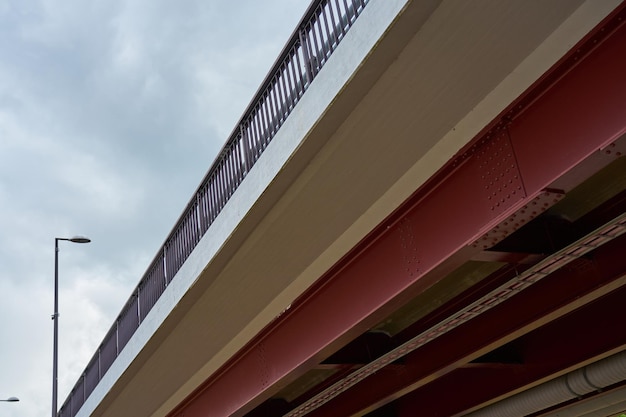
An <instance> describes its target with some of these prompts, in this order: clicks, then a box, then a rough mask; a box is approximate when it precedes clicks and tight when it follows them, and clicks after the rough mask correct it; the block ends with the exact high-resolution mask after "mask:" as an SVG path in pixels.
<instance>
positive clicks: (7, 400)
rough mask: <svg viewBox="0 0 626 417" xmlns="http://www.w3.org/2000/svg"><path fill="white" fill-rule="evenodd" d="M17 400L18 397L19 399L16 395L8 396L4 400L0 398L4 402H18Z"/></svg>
mask: <svg viewBox="0 0 626 417" xmlns="http://www.w3.org/2000/svg"><path fill="white" fill-rule="evenodd" d="M19 400H20V399H19V398H17V397H9V398H7V399H6V400H0V401H2V402H5V403H16V402H18V401H19Z"/></svg>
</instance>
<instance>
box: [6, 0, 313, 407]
mask: <svg viewBox="0 0 626 417" xmlns="http://www.w3.org/2000/svg"><path fill="white" fill-rule="evenodd" d="M308 4H309V0H263V1H258V0H236V1H234V0H177V1H165V0H124V1H120V0H89V1H85V0H64V1H53V0H26V1H24V0H0V297H1V303H0V399H2V398H7V397H9V396H17V397H19V398H20V400H21V401H20V402H19V403H0V415H1V416H4V417H18V416H20V417H40V416H46V415H49V414H50V405H51V379H52V330H53V322H52V320H51V314H52V312H53V281H54V238H55V237H71V236H74V235H85V236H88V237H90V238H91V239H92V243H90V244H87V245H80V244H74V243H70V242H60V252H59V276H60V314H61V316H60V321H59V325H60V333H59V334H60V361H59V406H61V404H62V403H63V402H64V401H65V399H66V397H67V395H68V393H69V391H70V389H71V388H72V386H73V385H74V383H75V382H76V380H77V379H78V377H79V375H80V374H81V372H82V371H83V369H84V368H85V366H86V364H87V361H88V360H89V359H90V358H91V356H92V355H93V353H94V352H95V350H96V348H97V346H98V345H99V344H100V342H101V341H102V339H103V337H104V334H105V332H106V331H107V330H108V329H109V327H110V326H111V325H112V323H113V320H114V319H115V317H116V316H117V315H118V313H119V312H120V310H121V308H122V305H123V304H124V303H125V301H126V300H127V298H128V297H129V296H130V293H131V291H132V289H133V288H134V287H135V285H136V284H137V282H138V280H139V278H140V277H141V275H142V274H143V272H144V271H145V269H146V268H147V266H148V263H149V262H150V260H151V259H152V258H153V257H154V255H155V253H156V251H157V249H158V248H159V247H160V246H161V244H162V243H163V241H164V240H165V237H166V236H167V234H168V233H169V231H170V229H171V228H172V226H173V225H174V222H175V220H176V219H177V218H178V216H179V215H180V214H181V212H182V209H183V208H184V206H185V205H186V203H187V201H188V200H189V198H190V197H191V195H192V193H193V192H194V191H195V189H196V187H197V186H198V184H199V182H200V180H201V179H202V177H203V176H204V174H205V173H206V171H207V170H208V168H209V165H210V163H211V162H212V161H213V159H214V157H215V154H216V153H217V151H218V150H219V149H220V148H221V146H222V145H223V143H224V141H225V140H226V138H227V136H228V134H229V133H230V132H231V131H232V129H233V128H234V124H235V123H236V122H237V120H238V119H239V117H240V116H241V114H242V112H243V110H244V109H245V107H246V105H247V104H248V102H249V101H250V99H251V97H252V95H253V94H254V92H255V91H256V89H257V88H258V86H259V84H260V83H261V81H262V79H263V78H264V77H265V75H266V73H267V72H268V70H269V67H270V66H271V65H272V63H273V62H274V60H275V59H276V57H277V55H278V53H279V52H280V50H281V48H282V47H283V45H284V44H285V42H286V41H287V39H288V37H289V35H290V34H291V33H292V31H293V29H294V28H295V26H296V24H297V23H298V21H299V20H300V18H301V16H302V14H303V13H304V11H305V9H306V7H307V6H308Z"/></svg>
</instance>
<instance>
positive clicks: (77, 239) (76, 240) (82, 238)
mask: <svg viewBox="0 0 626 417" xmlns="http://www.w3.org/2000/svg"><path fill="white" fill-rule="evenodd" d="M68 240H69V241H70V242H74V243H89V242H91V239H89V238H88V237H85V236H74V237H71V238H69V239H68Z"/></svg>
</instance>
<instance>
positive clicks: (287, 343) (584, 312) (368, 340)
mask: <svg viewBox="0 0 626 417" xmlns="http://www.w3.org/2000/svg"><path fill="white" fill-rule="evenodd" d="M384 4H385V2H376V1H373V0H371V1H370V3H369V4H368V6H367V7H366V8H365V11H364V12H363V14H362V15H361V17H359V19H360V20H366V19H367V18H368V15H367V13H368V12H371V10H372V8H375V7H384V6H382V5H384ZM625 9H626V8H625V7H624V4H623V3H618V2H617V1H612V0H607V1H596V0H590V1H583V0H579V1H572V0H555V1H554V2H551V3H548V2H542V1H537V2H528V1H520V2H514V1H510V2H501V1H478V2H472V3H471V5H470V4H469V3H467V4H466V3H463V2H448V1H436V0H432V1H429V0H422V1H413V2H408V3H407V5H406V7H404V8H403V9H402V11H401V13H400V14H399V15H398V17H397V18H396V19H395V20H394V22H393V24H392V25H391V26H390V28H389V30H388V31H387V32H386V33H385V35H384V37H383V38H382V39H381V40H380V42H379V43H378V44H377V45H376V48H375V49H374V50H373V51H372V52H371V54H370V55H369V56H368V57H367V59H366V60H365V61H364V62H363V63H362V64H361V66H360V67H359V68H358V71H356V72H355V74H354V76H353V77H351V78H350V80H349V82H348V83H346V86H345V87H344V88H343V90H342V91H340V92H339V94H338V95H337V97H336V98H334V99H333V100H332V103H331V104H330V105H329V108H328V109H327V110H326V111H325V112H324V114H323V115H322V117H321V118H320V120H319V122H318V123H317V124H316V125H315V126H313V127H312V128H311V130H310V131H309V132H308V133H307V135H306V137H305V138H304V139H303V141H302V144H301V146H300V147H299V148H298V150H297V152H296V153H295V154H294V155H293V157H292V158H290V159H289V161H288V162H287V163H286V164H285V166H284V167H283V169H282V170H281V172H280V173H279V175H278V176H277V177H276V179H275V180H274V181H273V182H272V183H271V184H270V185H269V186H268V188H267V190H266V191H265V192H264V193H263V195H262V196H261V198H260V199H259V201H258V202H256V203H255V206H254V207H253V209H252V210H251V211H250V213H248V214H247V215H246V216H245V218H244V220H243V221H242V222H241V224H240V225H238V227H237V229H236V230H234V231H233V232H232V234H231V235H229V238H228V240H227V241H226V242H225V243H224V245H223V246H222V247H221V250H220V253H219V254H218V255H217V256H216V257H215V259H213V260H212V261H211V262H210V263H209V264H208V265H206V267H203V269H202V271H201V272H200V273H199V276H198V278H197V280H196V281H195V282H194V284H193V286H192V287H191V288H190V289H189V291H188V292H186V293H185V295H184V297H183V298H182V299H181V300H180V302H179V303H178V304H177V305H176V308H175V309H174V310H173V311H172V312H171V313H170V314H169V315H168V317H167V319H166V321H165V322H164V323H162V324H161V325H160V327H159V328H158V329H157V330H156V331H155V333H154V335H153V336H152V337H151V339H150V341H149V342H148V344H147V345H146V346H145V347H144V348H143V349H142V350H141V352H140V354H139V355H138V357H137V358H136V359H135V360H134V361H133V363H132V364H131V365H130V366H129V368H128V370H127V371H126V372H125V373H124V374H123V375H122V376H121V377H120V378H119V380H118V381H116V382H115V384H114V385H113V388H112V389H111V390H110V391H109V392H108V393H107V395H106V396H104V399H103V400H102V401H101V402H100V403H99V404H98V406H97V407H96V409H95V412H94V413H93V414H92V415H93V416H117V415H153V416H170V417H183V416H184V417H200V416H228V415H235V416H249V417H257V416H301V415H307V416H308V415H312V416H349V415H371V416H412V415H424V416H453V415H465V414H468V413H472V412H476V413H477V415H497V416H505V415H512V416H517V415H552V414H550V413H556V412H558V413H559V414H558V415H559V416H564V415H567V416H570V415H571V416H579V415H580V416H582V415H589V416H591V415H598V416H608V415H612V414H611V413H618V412H623V411H624V409H626V384H625V383H624V382H623V381H622V380H623V379H624V376H623V375H624V373H625V371H624V368H625V367H626V365H624V363H625V362H626V359H625V358H624V355H625V354H624V351H625V350H626V331H625V329H626V327H625V325H624V319H623V316H624V307H623V306H624V301H623V300H624V299H625V298H624V297H626V256H624V254H626V233H624V232H626V217H625V215H624V213H626V158H624V156H623V155H624V153H626V106H625V105H624V103H626V78H625V77H624V75H623V74H626V59H624V57H625V56H626V23H625V20H624V16H625V14H626V11H625ZM371 13H372V14H374V12H371ZM590 22H593V23H590ZM585 25H588V27H586V26H585ZM357 26H358V25H355V26H354V28H353V29H351V30H355V31H356V30H358V27H357ZM589 31H591V32H589ZM343 42H344V44H347V43H348V42H350V39H348V37H346V40H344V41H343ZM342 45H343V44H342ZM340 52H341V51H340V49H339V48H338V50H337V52H336V53H337V54H339V53H340ZM332 58H334V56H333V57H331V59H330V60H329V62H328V63H327V64H326V66H325V67H324V68H323V69H322V71H321V72H320V74H319V76H318V78H317V79H316V80H315V81H314V83H320V84H319V85H320V86H322V87H323V84H321V83H322V82H323V78H324V76H325V75H324V74H325V73H324V71H328V74H332V71H333V69H332V66H333V65H335V64H334V63H333V60H332ZM337 62H339V61H337ZM337 66H340V64H337ZM329 77H331V75H329ZM320 80H322V81H320ZM322 87H320V88H317V90H321V89H323V88H322ZM315 90H316V85H312V86H311V88H310V90H309V91H308V92H307V93H306V94H308V95H309V97H311V96H312V94H315ZM306 94H305V96H304V97H303V99H302V101H301V102H300V103H299V104H298V106H306V105H307V103H306V101H307V95H306ZM290 117H296V116H293V115H292V116H290ZM281 129H284V128H281ZM279 135H280V132H279V134H278V135H277V137H276V138H275V139H274V142H273V143H272V144H271V146H280V145H279V143H280V137H279ZM275 144H277V145H275ZM271 146H270V147H269V148H268V151H266V152H271ZM261 162H262V161H261V160H260V163H261ZM251 176H252V174H251ZM210 233H211V230H209V232H208V233H207V234H210ZM233 300H236V302H233ZM607 368H608V369H618V371H616V372H607V371H606V370H605V369H607ZM607 374H610V375H607ZM614 374H617V375H622V377H621V379H620V377H619V376H618V377H614V376H612V375H614ZM563 381H565V382H563ZM590 387H591V388H590ZM555 392H556V394H555ZM524 395H525V396H526V397H524ZM524 407H526V408H524ZM563 407H569V408H567V410H565V411H564V410H563V409H562V408H563ZM598 410H599V411H598ZM592 412H596V413H597V414H592ZM480 413H483V414H480ZM490 413H491V414H490ZM554 415H556V414H554Z"/></svg>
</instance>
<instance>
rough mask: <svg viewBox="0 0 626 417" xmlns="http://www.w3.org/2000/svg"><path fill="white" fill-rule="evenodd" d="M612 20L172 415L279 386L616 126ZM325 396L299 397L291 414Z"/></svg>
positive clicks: (623, 90)
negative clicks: (555, 76)
mask: <svg viewBox="0 0 626 417" xmlns="http://www.w3.org/2000/svg"><path fill="white" fill-rule="evenodd" d="M620 22H622V23H619V25H617V26H618V27H617V28H615V30H614V31H611V32H612V34H611V35H610V36H607V37H606V38H605V39H603V41H602V42H594V45H593V48H591V51H590V52H589V53H588V54H587V55H585V56H584V57H583V58H584V59H577V60H575V61H571V62H569V61H567V60H566V61H565V62H566V64H567V65H568V67H567V68H565V70H563V68H562V67H561V68H557V70H560V71H562V72H561V75H560V78H559V80H558V82H556V83H551V84H550V85H548V86H545V89H543V90H541V91H536V90H534V91H531V92H530V93H532V95H533V100H532V101H530V102H527V104H526V107H524V106H522V107H521V108H519V107H518V108H515V111H514V114H513V116H514V117H507V118H503V119H502V120H497V121H495V122H494V124H493V125H492V127H493V128H492V129H491V130H489V131H488V132H486V133H485V134H483V135H481V136H479V137H477V138H476V140H475V141H474V146H473V147H471V148H470V149H468V150H467V152H466V153H465V154H463V155H461V156H460V157H459V158H458V159H457V160H456V161H453V162H452V164H451V165H450V166H449V169H448V170H447V171H446V172H445V175H442V176H441V177H440V178H439V179H438V181H437V182H432V183H430V185H429V188H427V189H422V190H418V192H417V193H416V195H415V196H414V197H413V198H412V199H410V200H409V201H408V202H407V203H406V204H405V205H404V206H403V207H402V208H401V209H400V210H399V211H398V212H397V213H396V214H395V215H393V216H392V217H391V218H390V219H389V220H388V221H387V222H384V223H383V224H382V225H381V226H380V227H379V228H378V229H377V230H376V231H375V232H374V233H373V234H372V235H371V236H370V237H369V238H368V239H366V241H364V242H363V244H362V245H360V246H359V247H357V248H356V249H355V250H354V251H353V252H352V253H351V255H350V256H349V257H348V258H347V259H345V260H344V261H343V262H341V263H340V264H339V265H337V266H336V267H335V268H334V269H333V270H331V271H330V272H329V273H328V274H327V276H325V277H324V278H323V279H322V280H321V282H320V284H319V285H317V286H316V288H314V289H313V290H312V291H311V292H310V293H309V295H308V297H307V298H306V299H304V300H302V301H301V302H300V303H299V304H298V305H297V306H294V307H293V308H292V309H291V310H289V311H288V312H287V313H286V314H285V315H284V316H282V317H281V319H280V320H279V321H278V322H277V323H276V324H275V325H274V326H272V327H271V329H269V330H268V331H267V332H266V333H265V334H263V335H262V336H261V337H259V338H258V339H257V340H256V341H255V343H254V344H253V345H251V346H250V347H249V348H248V349H246V350H245V351H243V352H241V353H240V354H239V355H238V356H237V357H235V358H234V359H233V360H232V361H231V363H230V364H228V365H227V366H226V367H225V368H224V369H223V370H222V372H219V373H218V374H216V375H215V376H214V377H212V378H211V379H210V380H209V381H207V382H206V384H205V385H204V387H202V388H201V389H200V390H198V392H197V393H196V394H195V395H193V396H192V398H190V399H189V400H188V402H185V403H184V404H182V405H181V407H180V408H179V409H177V410H175V411H174V412H172V413H171V414H170V415H171V416H173V417H177V416H182V415H184V416H186V417H195V416H206V415H211V416H226V415H243V414H245V413H246V412H247V411H249V410H250V409H251V408H253V406H254V405H255V404H258V403H259V401H260V398H262V397H263V395H265V396H267V395H268V394H267V393H268V392H271V391H273V390H275V389H276V388H275V386H276V384H278V383H279V382H281V383H283V384H284V381H289V380H292V379H293V378H295V377H296V376H297V375H299V373H301V372H302V370H304V369H307V368H308V367H310V366H312V365H314V364H316V363H318V362H319V360H320V359H321V358H323V357H324V356H325V354H326V353H327V352H329V351H332V350H333V347H334V346H340V345H342V344H344V343H345V342H346V341H348V340H351V339H352V338H353V337H355V336H357V335H359V334H360V333H362V332H363V331H365V330H366V329H368V328H369V327H371V326H372V325H374V324H376V323H377V322H378V321H379V320H380V319H382V318H383V317H385V316H386V315H387V314H389V313H390V312H392V311H393V310H394V309H395V308H396V307H398V305H399V302H400V301H399V300H401V299H406V298H407V297H408V296H409V295H410V294H417V293H419V292H420V291H421V290H423V289H424V288H427V287H428V286H430V285H431V284H432V282H427V281H428V280H429V279H432V277H431V276H429V275H428V272H430V271H432V270H433V269H434V268H436V267H437V266H439V265H441V263H442V262H444V261H445V260H446V259H449V258H450V257H453V256H455V255H457V254H459V253H461V251H467V250H468V248H471V249H470V252H471V250H475V251H476V250H478V249H477V248H472V245H473V244H475V242H477V241H480V239H481V238H482V237H483V236H484V235H485V234H488V233H490V232H491V231H492V230H493V229H494V227H495V226H497V225H500V224H501V223H502V222H503V221H505V220H506V219H509V218H511V216H513V215H515V214H516V213H518V212H520V211H521V210H523V209H524V207H528V206H529V205H532V203H533V201H534V200H535V199H536V198H538V197H540V196H541V195H542V193H545V192H549V190H546V187H549V186H550V185H551V184H552V183H554V182H555V181H556V180H558V179H559V178H560V177H561V176H563V175H564V174H565V173H567V172H569V171H570V170H571V169H573V168H575V167H576V166H577V165H578V164H579V163H581V161H584V160H586V159H587V158H589V157H590V156H592V155H594V154H595V153H596V152H598V150H599V149H603V148H605V147H607V146H610V145H611V144H612V143H613V142H614V141H615V140H616V139H617V138H618V137H619V136H621V135H623V134H624V133H625V132H626V107H624V106H623V105H621V104H623V103H624V102H625V101H626V83H625V82H624V78H623V74H625V73H626V60H623V59H615V57H623V56H626V26H624V24H623V20H620ZM610 23H613V22H610ZM599 30H600V29H599ZM605 36H606V35H605ZM587 40H588V41H590V42H592V41H593V39H592V40H589V39H587ZM523 98H524V97H522V99H523ZM520 103H523V101H522V100H520V101H519V102H517V103H514V104H513V105H512V108H513V107H515V106H518V105H519V104H520ZM581 109H587V111H583V110H581ZM570 136H571V137H570ZM549 204H550V203H549V202H547V206H546V205H543V204H542V205H541V206H540V207H538V208H537V213H536V215H538V214H539V213H540V212H541V211H542V210H545V209H546V208H547V207H549ZM511 231H513V229H511V230H510V231H509V232H508V233H510V232H511ZM330 398H331V397H329V398H328V399H330ZM322 404H323V403H318V404H311V405H310V406H308V408H307V405H304V406H303V408H302V413H300V412H299V411H296V412H295V413H294V415H300V414H306V413H308V412H310V411H312V410H313V409H315V407H317V406H321V405H322Z"/></svg>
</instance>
